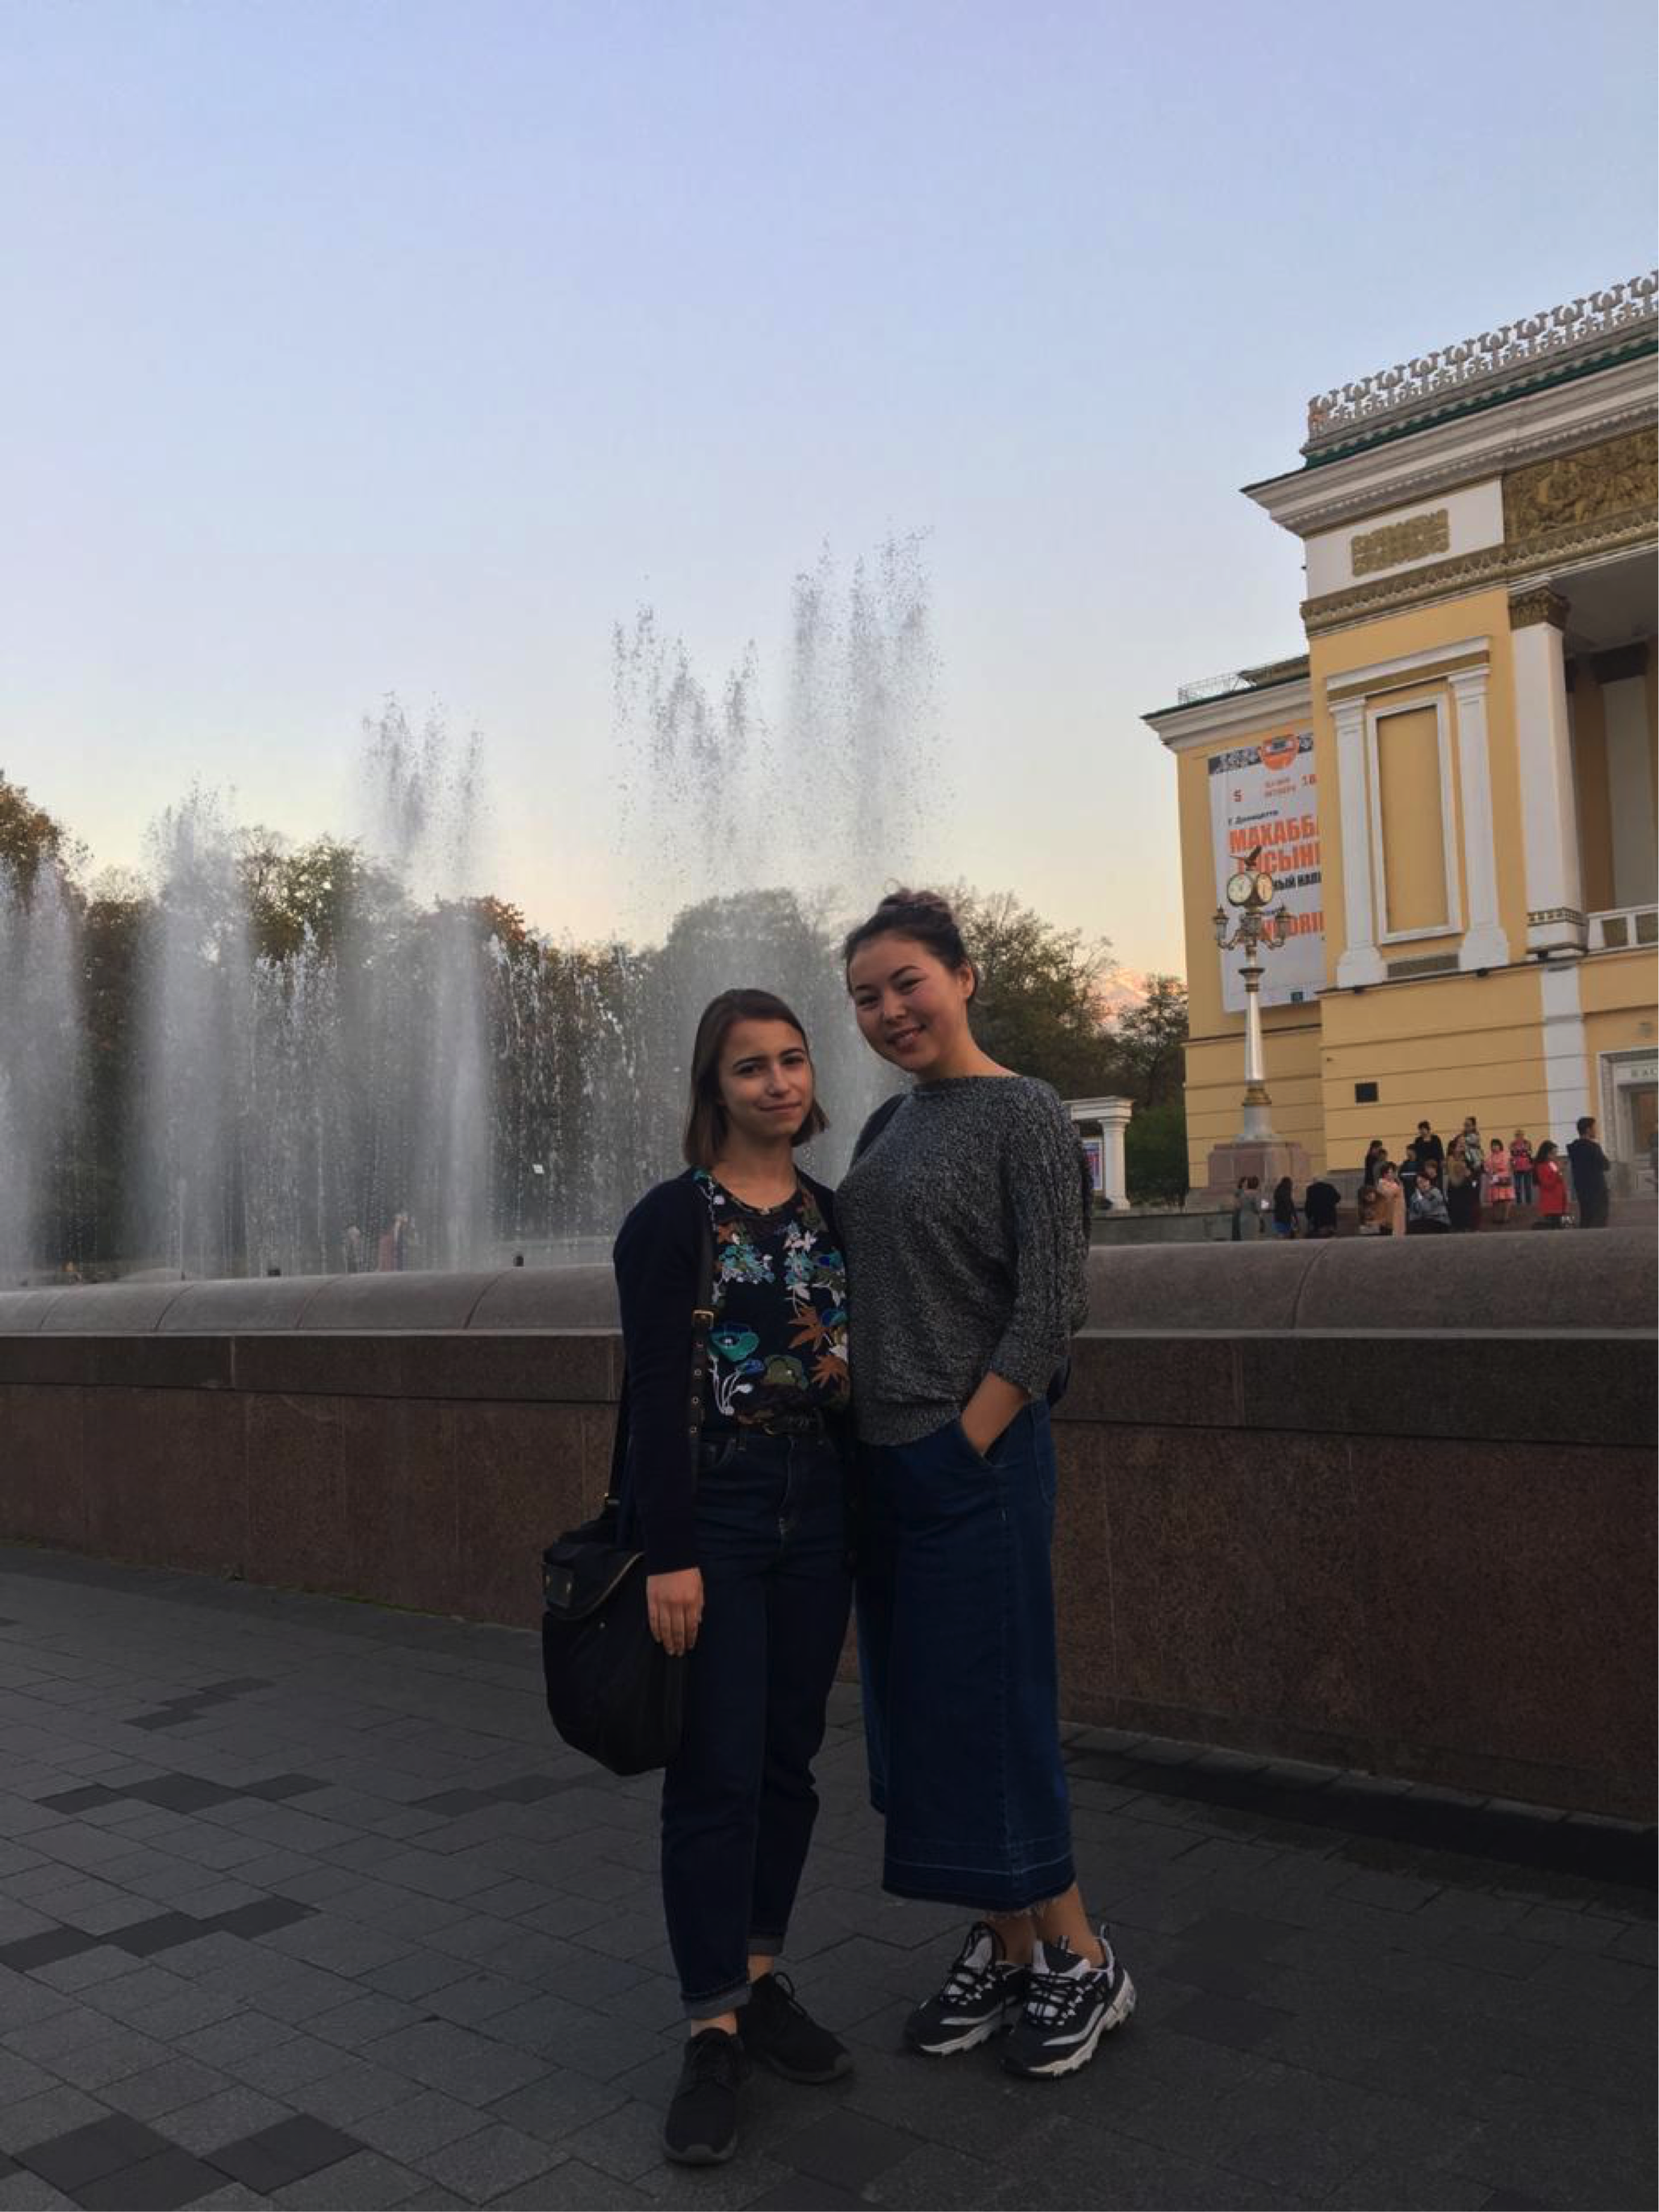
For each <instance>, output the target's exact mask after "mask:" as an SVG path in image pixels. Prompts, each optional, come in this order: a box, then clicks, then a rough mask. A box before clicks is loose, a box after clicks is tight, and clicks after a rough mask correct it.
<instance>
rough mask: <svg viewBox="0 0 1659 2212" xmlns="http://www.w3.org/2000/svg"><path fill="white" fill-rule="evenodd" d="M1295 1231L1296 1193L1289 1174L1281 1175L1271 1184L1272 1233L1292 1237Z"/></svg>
mask: <svg viewBox="0 0 1659 2212" xmlns="http://www.w3.org/2000/svg"><path fill="white" fill-rule="evenodd" d="M1296 1232H1297V1219H1296V1193H1295V1191H1294V1190H1293V1189H1292V1188H1291V1179H1290V1177H1289V1176H1280V1177H1279V1181H1278V1182H1276V1183H1275V1184H1274V1185H1273V1235H1274V1236H1275V1237H1294V1236H1295V1235H1296Z"/></svg>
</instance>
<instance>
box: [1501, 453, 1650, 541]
mask: <svg viewBox="0 0 1659 2212" xmlns="http://www.w3.org/2000/svg"><path fill="white" fill-rule="evenodd" d="M1656 481H1659V429H1653V430H1632V431H1629V432H1627V433H1626V435H1624V436H1623V437H1620V438H1608V439H1605V440H1604V441H1602V442H1601V444H1600V445H1597V446H1589V447H1583V448H1582V449H1581V450H1580V451H1578V452H1577V453H1560V454H1557V455H1556V456H1555V457H1554V458H1553V459H1550V460H1546V461H1534V462H1533V463H1532V464H1531V465H1529V466H1528V467H1526V468H1521V469H1516V470H1514V471H1512V472H1511V473H1510V475H1508V476H1506V477H1504V539H1505V541H1506V542H1507V543H1509V544H1522V543H1523V542H1524V541H1525V540H1526V539H1528V538H1536V537H1539V536H1541V534H1542V533H1543V532H1545V531H1547V530H1556V529H1560V528H1563V527H1565V526H1571V525H1572V524H1575V523H1579V524H1582V523H1588V522H1595V521H1597V520H1600V518H1601V516H1603V515H1609V514H1629V513H1635V512H1637V511H1638V510H1639V509H1640V508H1642V507H1644V506H1647V505H1650V504H1651V503H1652V501H1653V498H1654V491H1655V485H1656Z"/></svg>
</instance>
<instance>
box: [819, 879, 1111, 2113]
mask: <svg viewBox="0 0 1659 2212" xmlns="http://www.w3.org/2000/svg"><path fill="white" fill-rule="evenodd" d="M843 954H844V958H845V963H846V972H847V984H848V991H849V993H850V994H851V996H852V1000H853V1006H854V1012H855V1013H856V1015H857V1018H858V1024H859V1027H860V1030H862V1032H863V1034H864V1037H865V1040H866V1042H867V1043H868V1044H869V1046H870V1047H871V1048H872V1050H873V1051H874V1052H876V1053H878V1054H880V1056H881V1058H882V1059H884V1060H887V1061H889V1062H890V1064H891V1065H892V1066H895V1067H897V1068H899V1069H901V1070H902V1071H903V1073H906V1074H908V1076H909V1077H911V1079H912V1088H911V1089H910V1090H909V1091H908V1092H906V1093H904V1094H903V1095H902V1097H901V1099H900V1100H899V1101H898V1102H897V1103H896V1105H895V1104H894V1103H892V1102H890V1103H889V1105H888V1106H887V1107H886V1108H884V1109H878V1113H877V1114H876V1115H874V1116H872V1120H871V1121H870V1123H869V1124H868V1125H867V1126H866V1129H865V1132H864V1133H863V1135H862V1137H861V1138H860V1144H859V1148H858V1150H857V1152H855V1153H854V1164H853V1166H852V1167H851V1168H850V1169H849V1170H848V1174H847V1176H846V1177H845V1178H844V1180H843V1182H842V1185H841V1188H840V1190H839V1192H838V1193H837V1196H836V1204H837V1207H838V1210H839V1212H840V1218H841V1224H842V1234H843V1236H844V1237H845V1239H846V1243H847V1251H848V1264H849V1267H850V1268H851V1273H852V1280H853V1285H854V1305H853V1308H852V1333H851V1346H852V1356H853V1376H854V1415H855V1419H856V1422H857V1427H858V1432H859V1437H860V1444H861V1446H862V1451H861V1459H860V1498H861V1510H860V1551H859V1576H858V1616H859V1650H860V1668H861V1672H862V1677H863V1688H864V1712H865V1726H866V1740H867V1743H868V1747H869V1754H870V1776H871V1795H872V1801H873V1802H874V1804H875V1806H876V1809H877V1810H878V1812H880V1813H882V1814H884V1816H885V1820H886V1840H885V1849H884V1866H883V1875H882V1880H883V1886H884V1887H885V1888H887V1889H888V1890H890V1891H891V1892H892V1893H894V1894H895V1895H896V1896H900V1897H910V1898H925V1899H931V1900H935V1901H939V1902H942V1903H948V1904H952V1905H961V1906H963V1907H964V1908H965V1909H966V1910H967V1911H969V1913H970V1914H972V1915H973V1916H974V1917H973V1924H972V1926H971V1927H970V1928H969V1931H968V1935H967V1937H966V1940H965V1941H964V1942H963V1946H962V1948H961V1951H960V1953H959V1954H958V1956H957V1960H956V1963H955V1965H954V1966H952V1967H951V1970H950V1972H949V1973H948V1974H947V1975H946V1976H945V1979H944V1982H943V1984H942V1985H941V1987H940V1988H939V1990H938V1992H937V1994H936V1995H935V1996H932V1997H930V1998H928V1999H927V2002H924V2003H922V2004H921V2005H919V2006H918V2007H917V2008H916V2010H915V2012H914V2013H913V2014H912V2015H911V2016H910V2019H909V2021H908V2023H907V2025H906V2027H905V2039H906V2041H907V2042H908V2044H909V2045H910V2047H911V2048H912V2049H913V2050H915V2051H923V2052H926V2053H927V2054H929V2055H932V2056H935V2057H944V2056H945V2055H947V2054H949V2053H951V2052H955V2051H968V2050H971V2049H972V2048H973V2047H974V2046H975V2045H977V2044H981V2043H983V2042H985V2041H986V2040H987V2039H989V2038H990V2037H991V2036H993V2035H995V2034H997V2033H1000V2031H1001V2030H1002V2029H1004V2028H1008V2027H1012V2035H1011V2036H1010V2038H1009V2041H1008V2044H1007V2046H1006V2051H1005V2053H1004V2057H1003V2063H1004V2064H1005V2065H1006V2067H1007V2068H1009V2069H1010V2070H1011V2071H1012V2072H1014V2073H1017V2074H1027V2075H1056V2074H1067V2073H1071V2072H1073V2070H1074V2069H1077V2068H1078V2067H1079V2066H1083V2065H1085V2064H1086V2063H1088V2062H1089V2060H1090V2059H1091V2058H1092V2057H1094V2055H1095V2052H1096V2051H1097V2048H1098V2046H1099V2044H1100V2041H1101V2039H1102V2037H1103V2035H1105V2034H1106V2033H1108V2032H1109V2030H1110V2029H1112V2028H1114V2027H1118V2026H1119V2025H1120V2024H1121V2022H1122V2021H1125V2020H1126V2019H1127V2017H1128V2015H1129V2014H1130V2012H1131V2011H1132V2010H1133V2006H1134V1988H1133V1984H1132V1983H1131V1982H1130V1980H1129V1978H1128V1976H1127V1973H1125V1972H1124V1971H1123V1968H1122V1966H1121V1965H1120V1964H1119V1962H1118V1960H1117V1959H1116V1958H1115V1955H1114V1954H1113V1950H1112V1947H1111V1944H1110V1942H1109V1940H1108V1938H1107V1935H1106V1931H1105V1929H1104V1928H1103V1927H1097V1926H1096V1925H1095V1924H1094V1923H1092V1922H1091V1919H1090V1918H1089V1916H1088V1914H1087V1913H1086V1912H1085V1909H1084V1905H1083V1899H1082V1897H1081V1894H1080V1893H1079V1889H1078V1886H1077V1877H1076V1872H1075V1869H1074V1868H1073V1861H1072V1839H1071V1812H1070V1801H1069V1796H1068V1793H1067V1788H1066V1770H1065V1766H1064V1764H1063V1762H1062V1760H1061V1758H1060V1717H1059V1670H1058V1660H1057V1654H1056V1648H1055V1633H1054V1589H1053V1581H1052V1576H1051V1571H1050V1565H1049V1547H1050V1545H1051V1543H1052V1541H1053V1536H1054V1490H1055V1464H1054V1442H1053V1438H1052V1437H1051V1435H1050V1432H1049V1426H1048V1395H1049V1394H1050V1392H1051V1390H1052V1389H1054V1385H1055V1383H1056V1379H1057V1377H1059V1376H1060V1373H1061V1371H1062V1370H1063V1368H1064V1364H1065V1361H1066V1347H1067V1345H1068V1343H1069V1341H1070V1340H1071V1337H1072V1334H1073V1331H1074V1330H1075V1329H1076V1328H1078V1327H1079V1325H1080V1323H1081V1322H1082V1321H1083V1319H1084V1317H1085V1313H1086V1310H1087V1303H1088V1301H1087V1288H1086V1277H1085V1260H1086V1255H1087V1248H1088V1225H1087V1214H1086V1212H1085V1207H1086V1205H1087V1199H1086V1191H1087V1170H1086V1168H1085V1164H1084V1161H1083V1156H1082V1149H1081V1146H1079V1141H1078V1138H1077V1133H1076V1132H1075V1130H1074V1129H1073V1126H1072V1124H1071V1121H1069V1119H1068V1118H1067V1116H1066V1110H1065V1109H1064V1107H1063V1106H1062V1105H1061V1104H1060V1100H1059V1098H1058V1097H1056V1096H1055V1094H1054V1091H1052V1090H1051V1089H1050V1088H1049V1086H1048V1085H1047V1084H1046V1083H1039V1082H1036V1081H1034V1080H1032V1079H1030V1078H1029V1077H1025V1076H1021V1075H1016V1074H1014V1073H1012V1072H1011V1071H1010V1070H1009V1069H1007V1068H1006V1067H1002V1066H999V1065H998V1063H997V1062H996V1061H995V1060H993V1059H991V1058H990V1056H989V1055H988V1054H987V1053H985V1052H983V1051H982V1050H981V1048H980V1047H979V1045H978V1044H977V1043H976V1042H975V1038H974V1033H973V1029H972V1026H971V1022H970V1018H969V1010H970V1007H971V1004H972V1000H973V997H974V994H975V989H976V988H977V983H978V978H977V975H976V973H975V968H974V964H973V962H972V961H971V959H970V958H969V954H968V950H967V947H966V945H964V944H963V939H962V934H961V932H960V930H959V929H958V927H957V921H956V918H955V916H954V915H952V913H951V908H950V907H949V906H948V905H947V904H946V902H945V901H944V900H943V899H942V898H940V897H939V896H937V895H936V894H935V893H933V892H927V891H900V892H896V893H894V894H893V895H892V896H890V897H888V898H885V899H884V900H883V901H882V902H881V904H880V905H879V906H878V908H877V909H876V911H875V913H874V914H873V915H871V917H870V919H869V920H868V921H866V922H864V923H862V924H861V925H860V927H858V928H857V929H855V930H854V931H853V933H851V935H850V936H849V937H848V939H847V941H846V944H845V946H844V948H843Z"/></svg>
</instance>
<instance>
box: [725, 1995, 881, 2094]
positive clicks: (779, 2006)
mask: <svg viewBox="0 0 1659 2212" xmlns="http://www.w3.org/2000/svg"><path fill="white" fill-rule="evenodd" d="M738 2034H739V2035H740V2036H741V2037H742V2039H743V2047H744V2050H745V2051H747V2052H748V2053H749V2056H750V2057H751V2058H757V2059H759V2061H760V2063H761V2064H762V2065H763V2066H769V2067H770V2068H771V2069H772V2071H773V2072H774V2073H775V2074H781V2075H782V2076H783V2078H784V2080H785V2081H839V2080H840V2079H841V2077H842V2075H843V2074H850V2073H851V2072H852V2070H853V2054H852V2053H851V2051H848V2048H847V2045H845V2044H844V2043H838V2042H837V2041H836V2039H835V2037H834V2036H833V2035H831V2034H830V2033H829V2029H828V2028H827V2027H819V2026H818V2024H817V2021H815V2020H813V2019H812V2018H811V2015H809V2014H808V2012H807V2009H806V2008H805V2005H804V2004H802V2003H801V2002H800V2000H799V1998H798V1997H797V1996H796V1995H795V1985H794V1984H793V1982H792V1981H791V1980H790V1978H789V1977H788V1975H787V1974H776V1973H773V1974H763V1975H762V1976H761V1978H760V1979H759V1980H758V1981H757V1982H751V1983H750V1984H749V2002H748V2003H747V2004H746V2005H739V2006H738Z"/></svg>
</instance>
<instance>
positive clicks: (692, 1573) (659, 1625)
mask: <svg viewBox="0 0 1659 2212" xmlns="http://www.w3.org/2000/svg"><path fill="white" fill-rule="evenodd" d="M645 1609H646V1617H647V1620H649V1621H650V1624H651V1633H652V1634H653V1636H654V1637H655V1638H656V1639H657V1641H658V1643H659V1644H661V1646H662V1648H663V1650H665V1651H671V1652H673V1653H674V1654H675V1655H676V1656H678V1654H679V1653H681V1652H683V1651H689V1650H690V1649H691V1647H692V1645H693V1644H695V1643H696V1640H697V1631H698V1629H699V1628H700V1627H701V1626H702V1571H701V1570H700V1569H699V1568H696V1567H680V1568H678V1569H677V1570H676V1571H675V1572H674V1573H672V1574H671V1575H647V1577H646V1578H645Z"/></svg>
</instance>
